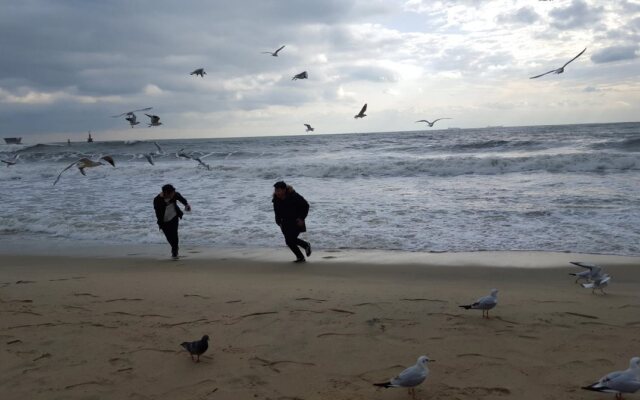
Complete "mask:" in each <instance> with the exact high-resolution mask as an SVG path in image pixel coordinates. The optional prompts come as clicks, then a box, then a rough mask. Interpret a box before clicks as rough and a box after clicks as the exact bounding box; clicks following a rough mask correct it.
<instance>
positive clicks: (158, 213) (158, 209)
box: [153, 197, 164, 228]
mask: <svg viewBox="0 0 640 400" xmlns="http://www.w3.org/2000/svg"><path fill="white" fill-rule="evenodd" d="M153 209H154V210H155V212H156V218H157V219H158V221H157V222H158V227H159V228H162V224H163V222H164V207H162V205H161V204H158V198H157V197H156V198H155V199H153Z"/></svg>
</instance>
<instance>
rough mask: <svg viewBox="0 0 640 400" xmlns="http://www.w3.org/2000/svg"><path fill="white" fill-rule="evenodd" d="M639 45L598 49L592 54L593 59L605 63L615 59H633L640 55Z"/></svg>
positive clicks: (597, 62)
mask: <svg viewBox="0 0 640 400" xmlns="http://www.w3.org/2000/svg"><path fill="white" fill-rule="evenodd" d="M637 51H638V45H637V44H634V45H628V46H611V47H607V48H604V49H602V50H599V51H597V52H596V53H594V54H593V55H592V56H591V61H593V62H594V63H596V64H604V63H609V62H614V61H622V60H633V59H635V58H637V57H638V54H637Z"/></svg>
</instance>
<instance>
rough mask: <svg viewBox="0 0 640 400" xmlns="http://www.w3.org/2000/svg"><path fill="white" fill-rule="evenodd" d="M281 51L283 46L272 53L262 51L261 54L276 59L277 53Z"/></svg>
mask: <svg viewBox="0 0 640 400" xmlns="http://www.w3.org/2000/svg"><path fill="white" fill-rule="evenodd" d="M282 49H284V46H282V47H280V48H279V49H278V50H276V51H274V52H273V53H272V52H270V51H263V52H262V54H271V55H272V56H274V57H278V52H279V51H280V50H282Z"/></svg>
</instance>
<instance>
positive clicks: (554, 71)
mask: <svg viewBox="0 0 640 400" xmlns="http://www.w3.org/2000/svg"><path fill="white" fill-rule="evenodd" d="M585 51H587V48H586V47H585V48H584V50H582V51H581V52H580V53H579V54H578V55H577V56H575V57H573V58H572V59H571V60H569V61H567V62H566V63H565V64H564V65H563V66H562V67H560V68H558V69H552V70H551V71H549V72H545V73H544V74H540V75H536V76H532V77H531V78H529V79H536V78H540V77H541V76H545V75H547V74H551V73H554V74H561V73H563V72H564V69H565V67H566V66H567V65H569V63H570V62H572V61H573V60H575V59H576V58H578V57H580V56H581V55H582V53H584V52H585Z"/></svg>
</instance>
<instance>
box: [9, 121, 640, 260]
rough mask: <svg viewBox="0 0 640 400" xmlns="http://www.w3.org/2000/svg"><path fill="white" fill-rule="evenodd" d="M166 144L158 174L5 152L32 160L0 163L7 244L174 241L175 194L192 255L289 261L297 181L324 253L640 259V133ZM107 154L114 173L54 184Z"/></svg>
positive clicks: (531, 130)
mask: <svg viewBox="0 0 640 400" xmlns="http://www.w3.org/2000/svg"><path fill="white" fill-rule="evenodd" d="M147 132H149V131H148V130H143V129H139V130H138V129H136V130H132V131H131V135H132V136H137V137H138V138H143V137H144V135H145V134H148V133H147ZM96 136H98V135H96ZM27 140H28V139H27ZM157 142H158V143H159V144H160V146H161V147H162V149H163V151H164V154H162V155H158V156H156V157H155V165H150V164H149V163H148V162H147V161H146V159H145V158H144V156H143V153H148V152H153V151H156V148H155V146H154V144H153V142H152V141H144V140H143V141H135V140H132V141H127V142H122V141H112V142H94V143H72V145H71V146H67V145H66V144H64V143H63V144H37V145H29V144H25V145H0V159H6V158H10V157H11V156H12V154H14V153H15V152H18V153H19V154H20V157H19V159H18V163H17V164H16V165H14V166H11V167H7V168H5V167H2V168H0V185H1V186H2V189H1V190H0V203H1V204H2V211H1V212H0V241H2V240H3V238H4V239H7V238H11V239H15V238H20V237H24V238H29V239H28V240H37V241H40V242H42V241H46V240H47V239H53V238H55V239H56V240H63V241H69V242H76V241H84V240H86V241H99V242H104V243H107V244H132V243H133V244H144V243H164V237H163V235H162V234H161V232H159V231H158V228H157V225H156V223H155V215H154V212H153V206H152V200H153V197H154V196H155V195H156V194H158V193H159V191H160V187H161V186H162V185H163V184H165V183H172V184H173V185H174V186H176V188H177V189H178V191H179V192H181V193H182V195H183V196H185V197H186V198H187V199H188V200H189V202H190V203H191V204H192V207H193V212H191V213H187V214H186V215H185V218H184V219H183V220H182V222H181V227H180V234H181V243H182V245H183V246H184V245H188V244H192V245H199V246H209V247H214V248H215V247H219V248H229V247H231V248H236V247H248V248H253V247H267V248H274V247H281V248H283V251H284V250H285V248H284V240H283V238H282V235H281V233H280V231H279V229H278V227H277V226H276V225H275V222H274V217H273V209H272V204H271V195H272V191H273V183H274V182H276V181H277V180H285V181H286V182H287V183H289V184H291V185H292V186H293V187H294V188H295V189H296V191H298V192H299V193H300V194H302V195H303V196H304V197H305V198H306V199H307V200H308V201H309V203H310V204H311V211H310V214H309V217H308V219H307V227H308V232H307V233H306V234H305V237H306V238H307V239H308V240H310V241H311V242H312V244H313V245H314V247H315V248H325V249H381V250H404V251H438V252H440V251H482V250H545V251H570V252H583V253H605V254H617V255H640V240H639V239H640V123H618V124H590V125H562V126H534V127H488V128H484V129H448V130H427V131H415V132H387V133H358V134H342V135H316V134H309V135H305V136H280V137H256V138H237V139H175V140H159V141H157ZM180 149H184V152H187V153H192V154H193V155H195V156H199V157H201V158H202V160H203V161H204V162H206V163H207V164H209V165H210V167H211V169H210V170H207V169H206V168H204V167H202V166H199V165H198V163H196V162H195V161H193V160H188V159H185V158H180V157H178V156H177V155H176V152H178V151H179V150H180ZM107 154H108V155H111V156H112V157H113V158H114V159H115V162H116V167H115V168H112V167H111V166H101V167H98V168H91V169H88V170H87V176H82V175H81V174H80V172H79V171H78V170H77V169H76V168H72V169H70V170H68V171H67V172H65V173H64V174H63V175H62V177H61V179H60V181H59V182H58V184H57V185H55V186H53V182H54V180H55V178H56V176H57V175H58V173H59V172H60V171H61V170H62V169H63V168H64V167H65V166H67V165H68V164H70V163H71V162H73V161H74V160H77V159H78V158H80V157H90V158H97V157H99V156H101V155H107ZM286 251H288V250H286Z"/></svg>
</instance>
